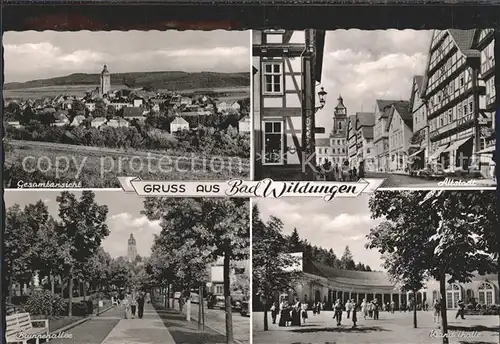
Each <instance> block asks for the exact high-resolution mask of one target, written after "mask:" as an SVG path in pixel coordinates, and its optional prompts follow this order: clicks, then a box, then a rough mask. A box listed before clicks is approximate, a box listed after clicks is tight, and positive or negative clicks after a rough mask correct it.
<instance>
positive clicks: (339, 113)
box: [332, 94, 347, 137]
mask: <svg viewBox="0 0 500 344" xmlns="http://www.w3.org/2000/svg"><path fill="white" fill-rule="evenodd" d="M337 101H338V103H337V106H336V107H335V109H334V111H333V130H332V134H343V137H345V136H346V135H347V108H346V107H345V105H344V99H343V98H342V96H341V95H340V94H339V97H338V99H337Z"/></svg>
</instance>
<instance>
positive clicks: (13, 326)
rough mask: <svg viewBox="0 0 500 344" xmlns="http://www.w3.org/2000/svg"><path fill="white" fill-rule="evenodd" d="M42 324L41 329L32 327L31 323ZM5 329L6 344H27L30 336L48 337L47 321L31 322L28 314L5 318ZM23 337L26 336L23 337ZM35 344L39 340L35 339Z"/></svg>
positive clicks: (37, 343)
mask: <svg viewBox="0 0 500 344" xmlns="http://www.w3.org/2000/svg"><path fill="white" fill-rule="evenodd" d="M39 322H43V323H44V326H43V327H33V323H39ZM6 323H7V329H6V331H5V336H6V337H7V343H23V344H27V343H28V341H29V340H30V339H31V337H30V336H32V335H43V334H45V335H48V334H49V320H48V319H40V320H31V317H30V314H29V313H17V314H12V315H8V316H7V317H6ZM23 335H26V337H24V336H23ZM35 341H36V344H39V343H40V338H38V337H37V338H35Z"/></svg>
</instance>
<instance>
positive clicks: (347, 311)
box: [345, 300, 351, 319]
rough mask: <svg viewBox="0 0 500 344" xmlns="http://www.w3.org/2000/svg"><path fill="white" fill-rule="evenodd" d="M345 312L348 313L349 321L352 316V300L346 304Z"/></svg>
mask: <svg viewBox="0 0 500 344" xmlns="http://www.w3.org/2000/svg"><path fill="white" fill-rule="evenodd" d="M345 312H346V313H347V319H349V316H350V315H351V300H347V301H346V302H345Z"/></svg>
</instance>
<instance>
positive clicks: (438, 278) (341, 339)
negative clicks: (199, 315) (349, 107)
mask: <svg viewBox="0 0 500 344" xmlns="http://www.w3.org/2000/svg"><path fill="white" fill-rule="evenodd" d="M252 203H253V212H252V218H253V220H252V303H253V308H252V328H253V331H252V339H253V343H256V344H257V343H357V344H359V343H393V344H399V343H422V344H423V343H425V344H427V343H429V344H431V343H443V344H448V343H455V344H459V343H460V344H464V343H483V344H486V343H491V344H493V343H498V331H499V320H498V319H499V315H500V297H499V268H498V266H499V251H498V247H500V238H499V234H498V210H497V207H496V195H495V192H494V191H489V190H474V191H460V192H456V191H378V192H376V193H375V194H373V195H371V196H359V197H357V198H352V199H342V200H333V201H332V202H325V201H324V200H321V199H306V198H283V199H257V200H253V201H252ZM479 204H481V206H478V205H479Z"/></svg>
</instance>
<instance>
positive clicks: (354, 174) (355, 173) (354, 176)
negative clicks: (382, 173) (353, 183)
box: [352, 166, 358, 180]
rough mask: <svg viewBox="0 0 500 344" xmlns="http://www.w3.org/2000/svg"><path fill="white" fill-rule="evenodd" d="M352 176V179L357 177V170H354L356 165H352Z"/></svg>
mask: <svg viewBox="0 0 500 344" xmlns="http://www.w3.org/2000/svg"><path fill="white" fill-rule="evenodd" d="M352 176H353V178H354V180H356V179H357V178H358V171H357V170H356V166H353V167H352Z"/></svg>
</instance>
